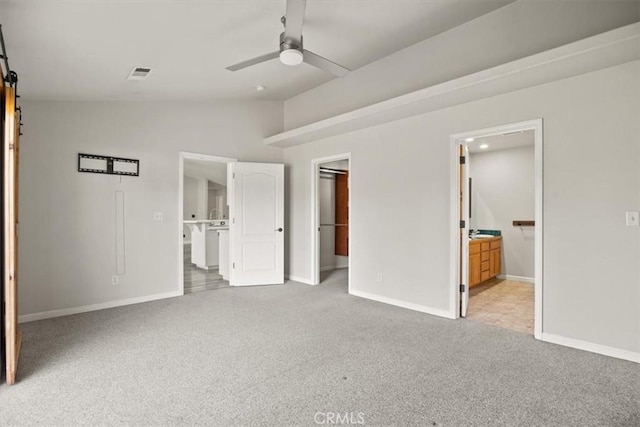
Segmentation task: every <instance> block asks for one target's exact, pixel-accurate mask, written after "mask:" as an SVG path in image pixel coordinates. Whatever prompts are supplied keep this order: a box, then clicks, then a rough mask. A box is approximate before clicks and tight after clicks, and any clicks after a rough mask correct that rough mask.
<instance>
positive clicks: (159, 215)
mask: <svg viewBox="0 0 640 427" xmlns="http://www.w3.org/2000/svg"><path fill="white" fill-rule="evenodd" d="M153 220H154V221H162V220H164V214H163V213H162V212H154V213H153Z"/></svg>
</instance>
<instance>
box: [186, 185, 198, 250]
mask: <svg viewBox="0 0 640 427" xmlns="http://www.w3.org/2000/svg"><path fill="white" fill-rule="evenodd" d="M183 183H184V185H183V193H182V194H183V196H182V217H183V218H184V219H186V220H189V219H196V218H195V217H196V216H197V213H198V180H197V179H193V178H190V177H188V176H186V175H185V176H184V181H183ZM192 216H193V217H192ZM182 231H183V234H184V236H185V238H184V239H185V241H187V242H190V241H191V230H190V229H189V227H188V226H186V225H185V226H183V230H182Z"/></svg>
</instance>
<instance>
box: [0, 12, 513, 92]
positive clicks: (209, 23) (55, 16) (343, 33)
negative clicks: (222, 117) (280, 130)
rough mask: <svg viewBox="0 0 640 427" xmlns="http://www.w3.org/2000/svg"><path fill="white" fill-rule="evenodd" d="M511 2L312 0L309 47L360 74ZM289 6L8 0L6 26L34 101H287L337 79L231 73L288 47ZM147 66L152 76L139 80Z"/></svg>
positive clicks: (302, 73) (276, 69)
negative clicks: (282, 44)
mask: <svg viewBox="0 0 640 427" xmlns="http://www.w3.org/2000/svg"><path fill="white" fill-rule="evenodd" d="M511 1H512V0H393V1H392V0H340V1H338V0H309V1H308V2H307V9H306V15H305V23H304V27H303V34H304V39H305V40H304V41H305V48H306V49H309V50H311V51H314V52H316V53H317V54H319V55H322V56H324V57H326V58H329V59H331V60H333V61H335V62H338V63H340V64H342V65H344V66H346V67H348V68H350V69H356V68H359V67H362V66H364V65H366V64H368V63H370V62H373V61H376V60H377V59H380V58H382V57H384V56H387V55H389V54H390V53H392V52H395V51H397V50H400V49H403V48H405V47H407V46H410V45H412V44H414V43H417V42H419V41H421V40H424V39H426V38H429V37H431V36H433V35H435V34H438V33H440V32H442V31H446V30H447V29H450V28H453V27H455V26H458V25H460V24H462V23H464V22H467V21H469V20H472V19H474V18H476V17H478V16H481V15H483V14H486V13H489V12H491V11H492V10H495V9H497V8H499V7H501V6H504V5H505V4H507V3H510V2H511ZM285 7H286V2H285V0H262V1H257V0H253V1H252V0H217V1H214V0H211V1H206V0H205V1H167V0H130V1H105V0H75V1H59V0H31V1H18V0H1V1H0V23H1V24H2V25H3V30H4V33H5V39H6V45H7V49H8V52H9V57H10V64H11V67H12V68H13V69H14V70H15V71H16V72H18V74H19V77H20V92H21V94H22V96H23V97H24V98H26V99H69V100H214V99H268V100H283V99H287V98H290V97H292V96H294V95H296V94H299V93H302V92H304V91H307V90H309V89H311V88H313V87H315V86H318V85H320V84H323V83H325V82H327V81H329V80H330V79H332V78H334V77H333V76H331V75H329V74H327V73H325V72H324V71H321V70H318V69H316V68H314V67H312V66H310V65H307V64H301V65H299V66H295V67H289V66H286V65H283V64H281V63H280V62H279V61H278V60H277V59H276V60H272V61H270V62H267V63H263V64H259V65H256V66H254V67H251V68H248V69H245V70H241V71H237V72H231V71H228V70H226V69H225V67H227V66H229V65H232V64H234V63H236V62H239V61H243V60H246V59H249V58H252V57H255V56H258V55H261V54H264V53H268V52H272V51H276V50H277V49H278V43H279V40H278V36H279V34H280V32H281V31H282V24H281V23H280V17H281V16H282V15H284V12H285ZM137 66H144V67H150V68H152V72H151V73H150V75H149V77H148V78H147V79H146V80H144V81H127V80H126V78H127V75H128V74H129V72H130V71H131V70H132V68H134V67H137ZM257 85H262V86H265V87H266V90H264V91H262V92H258V91H256V89H255V87H256V86H257Z"/></svg>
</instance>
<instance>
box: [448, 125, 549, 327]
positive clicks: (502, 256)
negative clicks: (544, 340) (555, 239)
mask: <svg viewBox="0 0 640 427" xmlns="http://www.w3.org/2000/svg"><path fill="white" fill-rule="evenodd" d="M451 142H452V144H451V145H452V157H453V163H454V168H453V172H452V179H453V180H454V182H457V185H456V186H455V188H454V189H453V190H452V223H453V224H454V226H452V239H453V242H454V244H453V245H452V247H453V250H452V257H453V258H454V260H453V261H454V262H452V266H454V269H455V270H454V271H452V277H453V278H454V280H452V282H455V283H452V285H453V289H452V291H453V292H452V293H453V298H452V307H454V310H455V312H454V313H452V314H454V317H467V318H470V319H473V320H477V321H479V322H481V323H488V324H493V325H496V326H501V327H506V328H509V329H513V330H518V331H520V332H524V333H529V334H533V335H534V336H535V337H536V338H540V337H541V334H542V291H543V283H542V227H543V223H542V220H543V218H542V200H543V198H542V191H543V188H542V170H543V169H542V120H533V121H529V122H521V123H514V124H510V125H505V126H498V127H495V128H490V129H481V130H476V131H471V132H465V133H461V134H456V135H452V136H451ZM454 174H455V177H453V175H454ZM454 228H455V231H454ZM454 251H455V253H454Z"/></svg>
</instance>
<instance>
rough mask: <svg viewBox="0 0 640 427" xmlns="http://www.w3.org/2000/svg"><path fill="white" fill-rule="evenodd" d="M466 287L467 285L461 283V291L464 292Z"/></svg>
mask: <svg viewBox="0 0 640 427" xmlns="http://www.w3.org/2000/svg"><path fill="white" fill-rule="evenodd" d="M464 289H465V286H464V285H460V292H461V293H464Z"/></svg>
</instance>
